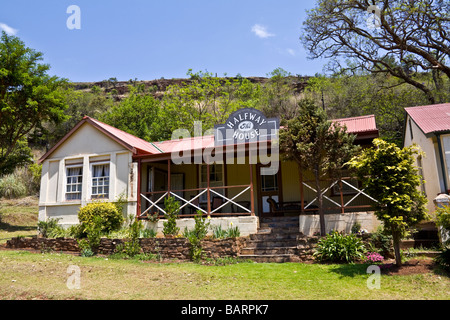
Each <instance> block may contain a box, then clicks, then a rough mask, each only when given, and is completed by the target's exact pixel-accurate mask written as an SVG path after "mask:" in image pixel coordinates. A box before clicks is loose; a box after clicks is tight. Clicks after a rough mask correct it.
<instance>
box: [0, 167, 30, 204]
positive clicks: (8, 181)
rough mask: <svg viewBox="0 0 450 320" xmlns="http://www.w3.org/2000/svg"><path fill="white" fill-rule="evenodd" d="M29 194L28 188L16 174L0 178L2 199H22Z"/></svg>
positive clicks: (0, 195)
mask: <svg viewBox="0 0 450 320" xmlns="http://www.w3.org/2000/svg"><path fill="white" fill-rule="evenodd" d="M26 193H27V188H26V186H25V184H24V183H23V181H22V180H21V179H19V177H18V175H17V174H16V173H11V174H7V175H4V176H3V177H1V178H0V197H4V198H7V199H14V198H21V197H24V196H25V195H26Z"/></svg>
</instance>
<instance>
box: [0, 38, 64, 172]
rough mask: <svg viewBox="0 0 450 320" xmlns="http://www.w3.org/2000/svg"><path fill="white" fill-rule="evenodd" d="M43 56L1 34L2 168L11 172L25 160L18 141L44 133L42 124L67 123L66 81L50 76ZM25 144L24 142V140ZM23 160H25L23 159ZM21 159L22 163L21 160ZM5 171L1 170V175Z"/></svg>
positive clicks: (0, 157) (0, 161) (0, 106)
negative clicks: (65, 121)
mask: <svg viewBox="0 0 450 320" xmlns="http://www.w3.org/2000/svg"><path fill="white" fill-rule="evenodd" d="M42 60H43V54H42V53H41V52H37V51H35V50H33V49H31V48H27V47H26V46H25V44H24V43H23V42H22V41H21V40H20V39H19V38H18V37H15V36H8V35H7V34H6V33H5V32H2V36H1V39H0V119H1V120H0V169H2V170H5V169H6V170H9V171H11V168H12V166H13V165H15V164H20V163H21V161H22V160H23V157H22V156H19V157H18V159H16V160H11V155H12V156H13V157H14V153H16V154H17V151H16V147H17V143H18V141H20V140H22V139H24V138H26V136H27V135H28V134H29V133H31V132H32V131H33V130H34V131H36V130H38V131H41V132H45V129H44V128H43V126H42V124H43V123H44V122H50V123H53V124H57V123H60V122H62V121H63V120H65V116H64V109H65V108H66V107H67V105H66V103H65V101H64V94H63V91H62V90H61V88H62V87H63V86H65V84H66V81H65V80H61V79H59V78H57V77H55V76H50V75H48V74H47V71H48V70H49V69H50V67H49V66H48V65H46V64H41V63H39V62H40V61H42ZM22 141H23V140H22ZM20 159H22V160H20ZM19 160H20V161H19ZM2 173H3V172H1V171H0V174H2Z"/></svg>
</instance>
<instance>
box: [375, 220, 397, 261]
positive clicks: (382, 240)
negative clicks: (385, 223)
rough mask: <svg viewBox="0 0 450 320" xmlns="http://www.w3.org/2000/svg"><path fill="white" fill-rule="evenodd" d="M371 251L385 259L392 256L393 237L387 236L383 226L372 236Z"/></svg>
mask: <svg viewBox="0 0 450 320" xmlns="http://www.w3.org/2000/svg"><path fill="white" fill-rule="evenodd" d="M369 249H370V250H371V251H377V252H378V253H379V254H380V255H382V256H383V257H389V256H392V252H393V246H392V235H390V234H387V233H386V232H385V231H384V229H383V227H382V226H380V227H378V228H377V230H376V231H375V232H373V233H372V234H371V235H370V238H369Z"/></svg>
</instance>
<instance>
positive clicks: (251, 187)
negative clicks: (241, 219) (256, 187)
mask: <svg viewBox="0 0 450 320" xmlns="http://www.w3.org/2000/svg"><path fill="white" fill-rule="evenodd" d="M248 160H249V165H248V166H249V168H250V210H251V211H252V216H254V215H255V199H254V196H253V167H252V163H251V161H250V157H249V159H248Z"/></svg>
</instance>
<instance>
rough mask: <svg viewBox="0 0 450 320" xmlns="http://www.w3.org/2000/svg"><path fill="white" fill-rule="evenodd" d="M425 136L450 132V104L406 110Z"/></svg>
mask: <svg viewBox="0 0 450 320" xmlns="http://www.w3.org/2000/svg"><path fill="white" fill-rule="evenodd" d="M405 111H406V113H407V114H408V115H409V116H410V117H411V119H413V120H414V122H415V123H416V124H417V125H418V126H419V128H420V129H421V130H422V131H423V133H424V134H428V133H432V132H441V131H450V103H442V104H432V105H428V106H420V107H410V108H405Z"/></svg>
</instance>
